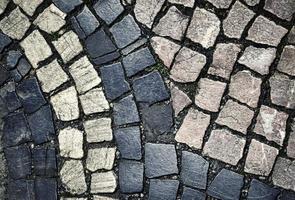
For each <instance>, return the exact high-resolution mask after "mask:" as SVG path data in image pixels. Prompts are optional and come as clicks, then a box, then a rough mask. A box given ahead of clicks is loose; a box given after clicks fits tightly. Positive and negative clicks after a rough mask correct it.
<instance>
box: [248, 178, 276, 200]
mask: <svg viewBox="0 0 295 200" xmlns="http://www.w3.org/2000/svg"><path fill="white" fill-rule="evenodd" d="M279 193H280V191H279V190H277V189H274V188H271V187H270V186H268V185H266V184H265V183H262V182H260V181H258V180H256V179H253V180H252V181H251V184H250V188H249V192H248V196H247V199H249V200H256V199H261V200H276V199H277V197H278V195H279Z"/></svg>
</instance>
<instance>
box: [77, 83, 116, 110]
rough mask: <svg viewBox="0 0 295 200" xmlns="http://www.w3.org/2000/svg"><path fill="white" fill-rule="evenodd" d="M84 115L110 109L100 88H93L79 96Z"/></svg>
mask: <svg viewBox="0 0 295 200" xmlns="http://www.w3.org/2000/svg"><path fill="white" fill-rule="evenodd" d="M79 98H80V101H81V105H82V108H83V112H84V114H85V115H90V114H93V113H101V112H105V111H108V110H109V109H110V106H109V103H108V101H107V100H106V98H105V96H104V93H103V90H102V88H94V89H92V90H90V91H88V92H86V93H85V94H83V95H81V96H79Z"/></svg>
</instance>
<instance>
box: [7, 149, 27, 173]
mask: <svg viewBox="0 0 295 200" xmlns="http://www.w3.org/2000/svg"><path fill="white" fill-rule="evenodd" d="M4 154H5V157H6V160H7V168H8V175H9V177H11V178H13V179H21V178H25V177H27V176H29V175H31V173H32V172H31V167H32V166H31V163H32V157H31V151H30V149H29V147H28V146H25V145H22V146H17V147H9V148H6V149H5V150H4Z"/></svg>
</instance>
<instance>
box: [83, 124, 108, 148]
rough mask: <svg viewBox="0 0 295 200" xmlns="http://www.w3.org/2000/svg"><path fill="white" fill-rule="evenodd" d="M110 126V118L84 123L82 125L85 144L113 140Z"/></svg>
mask: <svg viewBox="0 0 295 200" xmlns="http://www.w3.org/2000/svg"><path fill="white" fill-rule="evenodd" d="M111 124H112V120H111V119H110V118H98V119H92V120H87V121H85V122H84V123H83V125H84V129H85V132H86V140H87V142H89V143H92V142H103V141H111V140H112V139H113V134H112V127H111Z"/></svg>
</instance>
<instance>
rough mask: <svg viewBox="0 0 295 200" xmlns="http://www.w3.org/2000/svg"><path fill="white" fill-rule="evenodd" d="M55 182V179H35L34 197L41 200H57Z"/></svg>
mask: <svg viewBox="0 0 295 200" xmlns="http://www.w3.org/2000/svg"><path fill="white" fill-rule="evenodd" d="M57 187H58V186H57V181H56V179H55V178H36V180H35V197H36V199H42V200H57V199H58V198H57Z"/></svg>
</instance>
